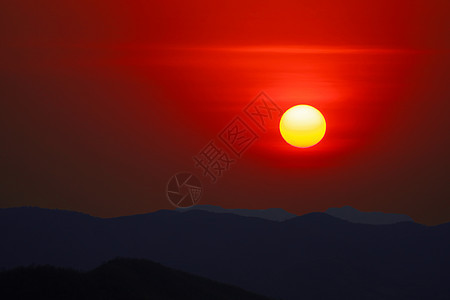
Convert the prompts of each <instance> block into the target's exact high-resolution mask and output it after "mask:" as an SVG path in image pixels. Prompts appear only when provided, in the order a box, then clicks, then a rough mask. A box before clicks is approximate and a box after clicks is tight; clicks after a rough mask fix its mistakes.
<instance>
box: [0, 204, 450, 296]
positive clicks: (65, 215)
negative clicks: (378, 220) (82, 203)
mask: <svg viewBox="0 0 450 300" xmlns="http://www.w3.org/2000/svg"><path fill="white" fill-rule="evenodd" d="M449 237H450V223H447V224H442V225H439V226H433V227H427V226H424V225H420V224H416V223H412V222H401V223H397V224H390V225H367V224H357V223H350V222H347V221H344V220H341V219H338V218H335V217H333V216H330V215H328V214H325V213H312V214H307V215H304V216H298V217H294V218H291V219H289V220H286V221H270V220H266V219H262V218H254V217H244V216H238V215H235V214H230V213H212V212H208V211H204V210H191V211H187V212H184V213H179V212H177V211H167V210H161V211H157V212H154V213H149V214H143V215H134V216H127V217H119V218H110V219H101V218H96V217H91V216H89V215H85V214H82V213H76V212H70V211H59V210H49V209H40V208H9V209H1V210H0V241H1V244H2V247H0V268H6V269H9V268H12V267H16V266H20V265H29V264H50V265H54V266H64V267H73V268H77V269H84V270H87V269H92V268H95V267H97V266H98V265H99V264H101V263H103V262H105V261H107V260H109V259H112V258H115V257H118V256H120V257H128V258H146V259H149V260H153V261H156V262H159V263H162V264H163V265H166V266H169V267H173V268H175V269H179V270H183V271H187V272H189V273H192V274H197V275H201V276H204V277H207V278H210V279H213V280H217V281H220V282H224V283H227V284H232V285H236V286H238V287H242V288H244V289H246V290H249V291H252V292H256V293H259V294H262V295H266V296H270V297H273V298H281V299H285V300H290V299H396V300H397V299H408V300H410V299H449V296H450V288H449V284H448V283H449V282H450V273H449V271H448V270H450V256H449V253H450V238H449Z"/></svg>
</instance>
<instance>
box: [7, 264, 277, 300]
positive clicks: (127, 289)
mask: <svg viewBox="0 0 450 300" xmlns="http://www.w3.org/2000/svg"><path fill="white" fill-rule="evenodd" d="M0 291H1V292H0V295H1V299H3V300H17V299H20V300H28V299H30V300H31V299H32V300H36V299H46V300H52V299H55V300H56V299H58V300H60V299H65V300H66V299H83V300H89V299H92V300H98V299H109V300H114V299H121V300H122V299H127V300H140V299H152V300H187V299H195V300H202V299H203V300H211V299H216V300H239V299H241V300H269V298H266V297H263V296H258V295H256V294H253V293H249V292H246V291H244V290H242V289H240V288H236V287H232V286H229V285H225V284H221V283H218V282H214V281H211V280H209V279H205V278H202V277H199V276H195V275H190V274H188V273H185V272H181V271H176V270H173V269H170V268H167V267H164V266H162V265H160V264H156V263H153V262H151V261H148V260H143V259H139V260H138V259H115V260H112V261H109V262H107V263H105V264H103V265H101V266H99V267H97V268H96V269H94V270H92V271H89V272H79V271H75V270H72V269H61V268H55V267H52V266H32V267H26V268H23V267H20V268H17V269H13V270H10V271H3V272H0Z"/></svg>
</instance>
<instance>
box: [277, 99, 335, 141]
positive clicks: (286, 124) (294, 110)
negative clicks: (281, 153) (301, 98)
mask: <svg viewBox="0 0 450 300" xmlns="http://www.w3.org/2000/svg"><path fill="white" fill-rule="evenodd" d="M325 131H326V122H325V118H324V117H323V115H322V113H321V112H320V111H319V110H317V109H316V108H314V107H312V106H309V105H296V106H293V107H291V108H290V109H288V110H287V111H286V112H285V113H284V114H283V116H282V118H281V120H280V133H281V136H282V137H283V139H284V140H285V141H286V142H287V143H289V144H290V145H292V146H295V147H299V148H308V147H311V146H314V145H316V144H317V143H319V142H320V141H321V140H322V138H323V137H324V135H325Z"/></svg>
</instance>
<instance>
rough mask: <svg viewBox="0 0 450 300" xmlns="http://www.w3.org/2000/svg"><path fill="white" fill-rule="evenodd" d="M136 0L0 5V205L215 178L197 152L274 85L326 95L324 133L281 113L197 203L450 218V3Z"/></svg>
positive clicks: (131, 199)
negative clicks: (300, 133)
mask: <svg viewBox="0 0 450 300" xmlns="http://www.w3.org/2000/svg"><path fill="white" fill-rule="evenodd" d="M128 2H129V1H116V0H113V1H97V2H96V3H95V4H93V3H91V2H89V1H84V0H83V1H55V0H47V1H38V2H36V1H20V2H19V1H14V2H13V1H10V2H6V3H2V4H0V20H1V22H2V26H1V29H0V30H1V31H0V32H1V37H2V43H1V45H0V51H1V54H2V55H1V57H0V76H1V80H0V82H1V83H0V85H1V89H0V91H1V93H2V95H1V99H2V101H1V107H0V109H1V110H0V111H1V114H2V127H1V129H0V134H1V136H2V140H3V143H4V145H5V146H3V150H2V155H1V163H2V168H1V169H2V171H1V189H0V199H1V200H0V206H1V207H10V206H22V205H36V206H42V207H52V208H63V209H71V210H78V211H83V212H87V213H90V214H93V215H98V216H118V215H127V214H134V213H143V212H148V211H154V210H157V209H163V208H171V206H170V204H169V202H168V201H167V199H166V198H165V194H164V193H165V185H166V182H167V180H168V179H169V178H170V177H171V176H172V175H173V174H174V173H176V172H178V171H182V170H189V171H194V172H197V174H199V177H201V171H200V170H199V169H196V168H195V167H194V163H193V160H192V156H194V155H196V154H197V153H198V152H199V150H201V148H202V147H203V146H205V145H206V144H207V143H208V142H209V141H210V140H211V139H214V138H216V137H217V134H218V133H219V132H220V131H221V130H222V129H223V128H224V127H225V126H226V125H227V124H228V123H229V122H230V121H231V120H232V119H233V118H234V117H235V116H237V115H242V110H243V109H244V107H245V106H246V105H247V104H248V103H249V102H250V101H251V100H253V99H254V97H255V96H256V95H257V94H258V93H259V92H260V91H265V92H266V93H267V95H269V96H270V97H271V98H272V99H273V100H274V101H275V102H276V103H277V105H278V106H279V107H280V108H281V109H283V110H285V109H287V108H289V107H291V106H293V105H296V104H310V105H313V106H315V107H317V108H318V109H320V110H321V111H322V112H323V114H324V115H325V118H326V120H327V125H328V129H327V134H326V136H325V138H324V140H323V141H322V142H321V143H320V144H318V145H317V146H315V147H313V148H310V149H306V150H299V149H296V148H293V147H290V146H288V145H287V144H286V143H284V142H283V141H282V139H281V137H280V135H279V134H278V132H277V124H276V123H273V124H271V125H270V126H268V132H267V133H266V134H264V135H263V134H260V138H259V139H258V140H257V141H256V142H255V143H254V144H253V145H252V146H251V147H250V148H249V149H248V150H247V152H245V153H244V155H243V157H242V158H241V159H239V160H238V161H237V162H236V164H234V165H233V166H232V169H231V170H230V171H228V172H227V173H225V174H224V176H223V178H221V179H220V180H219V181H218V182H217V183H216V184H208V181H207V179H206V178H202V179H203V180H204V181H205V193H204V195H203V198H202V200H201V203H203V204H213V205H220V206H222V207H230V208H237V207H239V208H268V207H282V208H284V209H286V210H289V211H291V212H293V213H298V214H301V213H306V212H310V211H323V210H325V209H326V208H328V207H332V206H342V205H352V206H354V207H356V208H358V209H361V210H370V211H371V210H377V211H385V212H398V213H406V214H408V215H410V216H411V217H413V218H414V219H415V220H416V221H419V222H423V223H427V224H436V223H440V222H445V221H449V220H450V219H449V217H448V216H449V215H450V205H449V204H448V199H450V185H449V183H448V182H449V179H450V178H449V175H448V170H449V161H450V160H449V158H448V157H447V153H448V152H449V151H448V150H449V137H448V131H449V129H450V126H449V125H450V124H449V122H450V121H449V118H448V117H447V112H448V111H449V100H448V99H449V96H450V85H449V79H450V76H449V74H448V67H449V61H450V60H449V51H450V40H449V39H448V38H447V37H448V36H450V32H449V29H450V21H448V17H447V16H448V12H449V8H450V7H449V4H448V1H373V2H367V1H349V0H346V1H317V0H316V1H265V2H261V1H228V2H227V3H217V2H211V1H164V2H163V1H133V2H132V3H131V4H130V3H128ZM392 2H394V3H392Z"/></svg>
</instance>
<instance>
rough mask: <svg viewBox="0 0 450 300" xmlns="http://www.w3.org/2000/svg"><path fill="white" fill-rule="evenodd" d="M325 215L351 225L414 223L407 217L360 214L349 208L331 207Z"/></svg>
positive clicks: (385, 214)
mask: <svg viewBox="0 0 450 300" xmlns="http://www.w3.org/2000/svg"><path fill="white" fill-rule="evenodd" d="M325 213H327V214H329V215H331V216H333V217H336V218H340V219H343V220H347V221H350V222H353V223H363V224H373V225H384V224H395V223H400V222H414V221H413V219H412V218H411V217H409V216H407V215H402V214H393V213H383V212H362V211H359V210H357V209H356V208H353V207H351V206H343V207H331V208H329V209H327V210H326V211H325Z"/></svg>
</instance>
